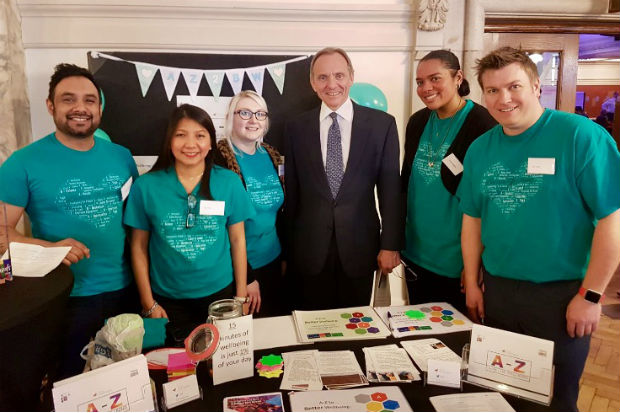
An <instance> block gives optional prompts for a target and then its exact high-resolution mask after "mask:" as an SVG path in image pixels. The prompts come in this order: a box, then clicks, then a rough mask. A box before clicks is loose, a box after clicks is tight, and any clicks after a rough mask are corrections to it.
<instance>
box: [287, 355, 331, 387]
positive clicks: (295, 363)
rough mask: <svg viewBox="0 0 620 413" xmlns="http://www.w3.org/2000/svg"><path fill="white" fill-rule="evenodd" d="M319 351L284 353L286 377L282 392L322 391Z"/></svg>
mask: <svg viewBox="0 0 620 413" xmlns="http://www.w3.org/2000/svg"><path fill="white" fill-rule="evenodd" d="M318 353H319V351H318V350H304V351H292V352H289V353H282V358H283V359H284V364H285V365H286V369H284V377H282V383H281V384H280V389H281V390H304V391H306V390H321V389H322V388H323V382H322V381H321V375H320V374H319V362H318V358H319V355H318Z"/></svg>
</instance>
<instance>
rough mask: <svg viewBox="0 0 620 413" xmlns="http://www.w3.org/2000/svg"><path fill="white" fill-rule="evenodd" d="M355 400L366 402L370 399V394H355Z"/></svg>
mask: <svg viewBox="0 0 620 413" xmlns="http://www.w3.org/2000/svg"><path fill="white" fill-rule="evenodd" d="M355 401H356V402H358V403H368V402H369V401H370V396H369V395H368V394H358V395H357V396H355Z"/></svg>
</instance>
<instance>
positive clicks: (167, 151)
mask: <svg viewBox="0 0 620 413" xmlns="http://www.w3.org/2000/svg"><path fill="white" fill-rule="evenodd" d="M181 119H191V120H193V121H195V122H197V123H199V124H200V125H202V127H204V128H205V129H206V130H207V132H208V133H209V140H210V141H211V150H209V153H208V154H207V156H206V157H205V171H204V174H203V175H202V179H201V180H200V193H199V194H200V196H202V197H203V198H204V199H211V200H212V199H213V197H212V196H211V189H210V187H209V179H210V177H211V169H212V168H213V165H218V166H222V167H226V166H225V165H226V164H225V162H224V159H223V157H222V154H221V153H220V151H219V150H218V149H217V143H216V141H215V126H213V121H212V120H211V117H210V116H209V114H208V113H207V112H205V111H204V110H202V109H200V108H199V107H197V106H193V105H188V104H183V105H181V106H179V107H178V108H176V109H175V110H173V111H172V114H171V115H170V119H169V120H168V128H167V129H166V137H165V138H164V143H163V145H162V147H161V151H159V157H158V158H157V162H155V165H153V168H152V169H151V172H154V171H159V170H162V169H163V170H166V169H168V168H171V167H174V161H175V159H174V155H173V154H172V137H173V136H174V132H175V131H176V130H177V127H178V126H179V122H180V121H181Z"/></svg>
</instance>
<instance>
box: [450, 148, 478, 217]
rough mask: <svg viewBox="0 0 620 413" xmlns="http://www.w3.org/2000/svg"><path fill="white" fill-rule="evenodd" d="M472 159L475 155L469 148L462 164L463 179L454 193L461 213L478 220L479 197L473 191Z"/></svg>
mask: <svg viewBox="0 0 620 413" xmlns="http://www.w3.org/2000/svg"><path fill="white" fill-rule="evenodd" d="M474 157H475V154H474V153H473V151H472V150H471V147H470V148H469V151H467V154H466V155H465V160H464V162H463V178H462V180H461V183H460V184H459V187H458V190H457V192H456V197H457V198H458V199H459V207H460V208H461V212H462V213H464V214H465V215H469V216H470V217H474V218H480V216H481V211H480V209H481V208H480V197H479V196H478V195H479V194H478V193H477V192H475V191H474V177H473V175H474V171H473V168H472V163H473V162H472V158H474Z"/></svg>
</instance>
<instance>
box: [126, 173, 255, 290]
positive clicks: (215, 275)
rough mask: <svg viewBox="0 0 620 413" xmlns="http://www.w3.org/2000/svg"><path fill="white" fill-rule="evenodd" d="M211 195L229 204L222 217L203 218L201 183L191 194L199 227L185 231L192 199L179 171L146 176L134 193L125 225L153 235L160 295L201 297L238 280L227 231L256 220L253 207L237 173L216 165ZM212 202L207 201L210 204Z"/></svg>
mask: <svg viewBox="0 0 620 413" xmlns="http://www.w3.org/2000/svg"><path fill="white" fill-rule="evenodd" d="M209 189H210V190H211V195H212V197H213V199H214V200H215V201H220V202H224V213H223V215H202V214H200V209H201V203H203V202H205V200H204V198H201V197H200V196H199V190H200V185H197V186H196V188H194V190H193V191H192V194H193V195H194V197H195V198H196V200H197V202H196V206H195V207H194V208H193V209H192V211H191V212H192V213H193V214H194V215H195V224H194V226H193V227H191V228H186V220H187V215H188V212H190V211H189V208H188V199H187V198H188V195H187V192H186V191H185V188H183V185H181V183H180V182H179V180H178V178H177V174H176V171H175V170H174V168H168V169H167V170H159V171H155V172H149V173H147V174H145V175H142V176H141V177H140V178H139V179H138V180H137V181H136V183H135V184H134V187H133V188H132V190H131V193H130V194H129V199H128V201H127V208H126V209H125V224H126V225H128V226H130V227H133V228H138V229H141V230H144V231H149V232H150V239H149V258H150V268H149V274H150V278H151V288H152V290H153V292H155V293H156V294H159V295H162V296H164V297H169V298H176V299H182V298H200V297H206V296H208V295H211V294H213V293H215V292H218V291H220V290H221V289H223V288H225V287H226V286H228V285H229V284H230V283H231V282H232V281H233V268H232V259H231V255H230V240H229V238H228V227H229V226H230V225H234V224H236V223H238V222H241V221H245V220H246V219H247V218H249V217H251V216H252V213H253V211H252V205H251V204H250V200H249V198H248V195H247V193H246V192H245V189H244V188H243V185H242V184H241V180H240V179H239V177H238V176H237V174H235V173H234V172H231V171H229V170H227V169H224V168H220V167H219V166H214V167H213V169H212V170H211V177H210V187H209ZM207 202H208V201H207Z"/></svg>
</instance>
